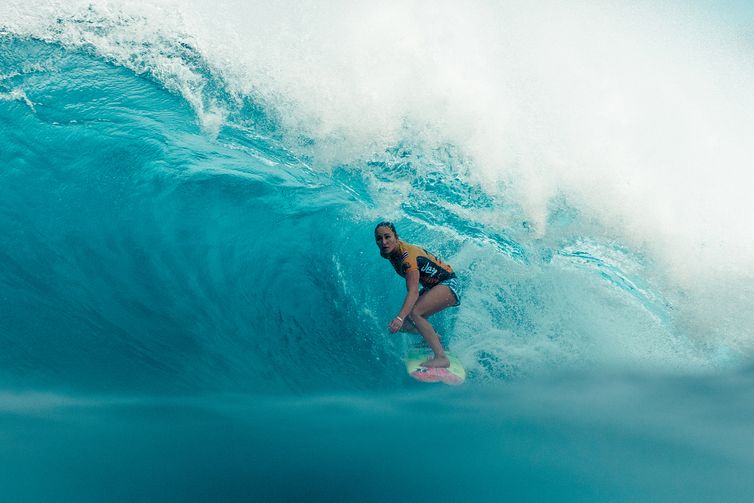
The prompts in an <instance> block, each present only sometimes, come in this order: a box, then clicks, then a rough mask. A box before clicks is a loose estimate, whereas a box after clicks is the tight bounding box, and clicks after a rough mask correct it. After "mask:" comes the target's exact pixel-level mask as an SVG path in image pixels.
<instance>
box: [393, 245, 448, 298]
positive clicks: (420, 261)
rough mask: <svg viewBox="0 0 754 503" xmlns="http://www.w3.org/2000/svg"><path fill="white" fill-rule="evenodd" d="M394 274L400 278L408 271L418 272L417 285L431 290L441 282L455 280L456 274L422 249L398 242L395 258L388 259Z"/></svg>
mask: <svg viewBox="0 0 754 503" xmlns="http://www.w3.org/2000/svg"><path fill="white" fill-rule="evenodd" d="M390 263H391V264H392V265H393V269H395V272H397V273H398V274H400V275H401V276H402V277H404V278H405V277H406V273H407V272H410V271H419V283H420V284H421V285H422V286H423V287H425V288H432V287H433V286H435V285H436V284H438V283H440V282H441V281H445V280H446V279H450V278H455V277H456V273H454V272H453V268H452V267H450V265H449V264H446V263H445V262H443V261H441V260H439V259H438V258H437V257H435V256H434V255H432V254H431V253H429V252H428V251H427V250H425V249H424V248H420V247H418V246H415V245H412V244H408V243H405V242H403V241H398V251H397V254H396V255H395V257H390Z"/></svg>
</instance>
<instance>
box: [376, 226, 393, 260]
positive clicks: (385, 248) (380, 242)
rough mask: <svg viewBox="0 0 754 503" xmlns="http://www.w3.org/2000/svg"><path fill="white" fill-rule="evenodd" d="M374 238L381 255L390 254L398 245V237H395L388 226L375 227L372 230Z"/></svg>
mask: <svg viewBox="0 0 754 503" xmlns="http://www.w3.org/2000/svg"><path fill="white" fill-rule="evenodd" d="M374 239H375V241H377V247H378V248H379V249H380V255H382V256H383V257H388V256H390V254H391V253H393V252H394V251H395V249H396V248H397V247H398V238H396V237H395V233H393V231H392V229H390V227H386V226H381V227H377V230H376V231H374Z"/></svg>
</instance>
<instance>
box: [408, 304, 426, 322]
mask: <svg viewBox="0 0 754 503" xmlns="http://www.w3.org/2000/svg"><path fill="white" fill-rule="evenodd" d="M409 317H410V318H411V320H412V321H413V320H414V319H415V318H421V319H423V318H424V310H423V309H421V308H420V307H418V306H414V307H413V309H411V312H410V313H409Z"/></svg>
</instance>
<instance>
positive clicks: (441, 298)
mask: <svg viewBox="0 0 754 503" xmlns="http://www.w3.org/2000/svg"><path fill="white" fill-rule="evenodd" d="M455 303H456V296H455V295H453V292H452V291H451V290H450V288H448V287H447V286H445V285H437V286H436V287H434V288H432V289H430V290H429V291H428V292H427V293H425V294H424V295H422V296H421V297H419V300H417V301H416V304H414V308H413V309H412V310H411V314H410V315H409V316H410V318H411V321H412V322H413V324H414V326H415V327H416V328H417V330H419V333H420V334H421V335H422V337H424V340H425V341H427V344H429V347H431V348H432V351H434V352H435V356H434V358H430V359H429V360H427V361H425V362H424V363H422V366H423V367H449V366H450V360H448V357H447V356H445V351H444V350H443V348H442V343H441V342H440V338H439V337H438V336H437V332H435V329H434V328H433V327H432V325H431V324H430V323H429V322H428V321H427V317H429V316H431V315H433V314H435V313H439V312H440V311H442V310H443V309H445V308H447V307H450V306H453V305H455Z"/></svg>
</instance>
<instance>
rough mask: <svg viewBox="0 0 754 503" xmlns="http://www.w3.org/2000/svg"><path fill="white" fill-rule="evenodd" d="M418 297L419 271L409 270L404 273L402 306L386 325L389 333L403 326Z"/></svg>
mask: <svg viewBox="0 0 754 503" xmlns="http://www.w3.org/2000/svg"><path fill="white" fill-rule="evenodd" d="M418 298H419V271H416V270H414V271H409V272H407V273H406V299H405V300H404V301H403V307H401V310H400V311H399V312H398V316H396V317H395V318H393V319H392V320H391V321H390V325H388V329H389V330H390V332H391V333H395V332H397V331H398V330H400V329H401V327H402V326H403V321H404V320H405V319H406V317H407V316H408V315H409V314H410V313H411V310H412V309H413V308H414V304H416V299H418Z"/></svg>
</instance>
